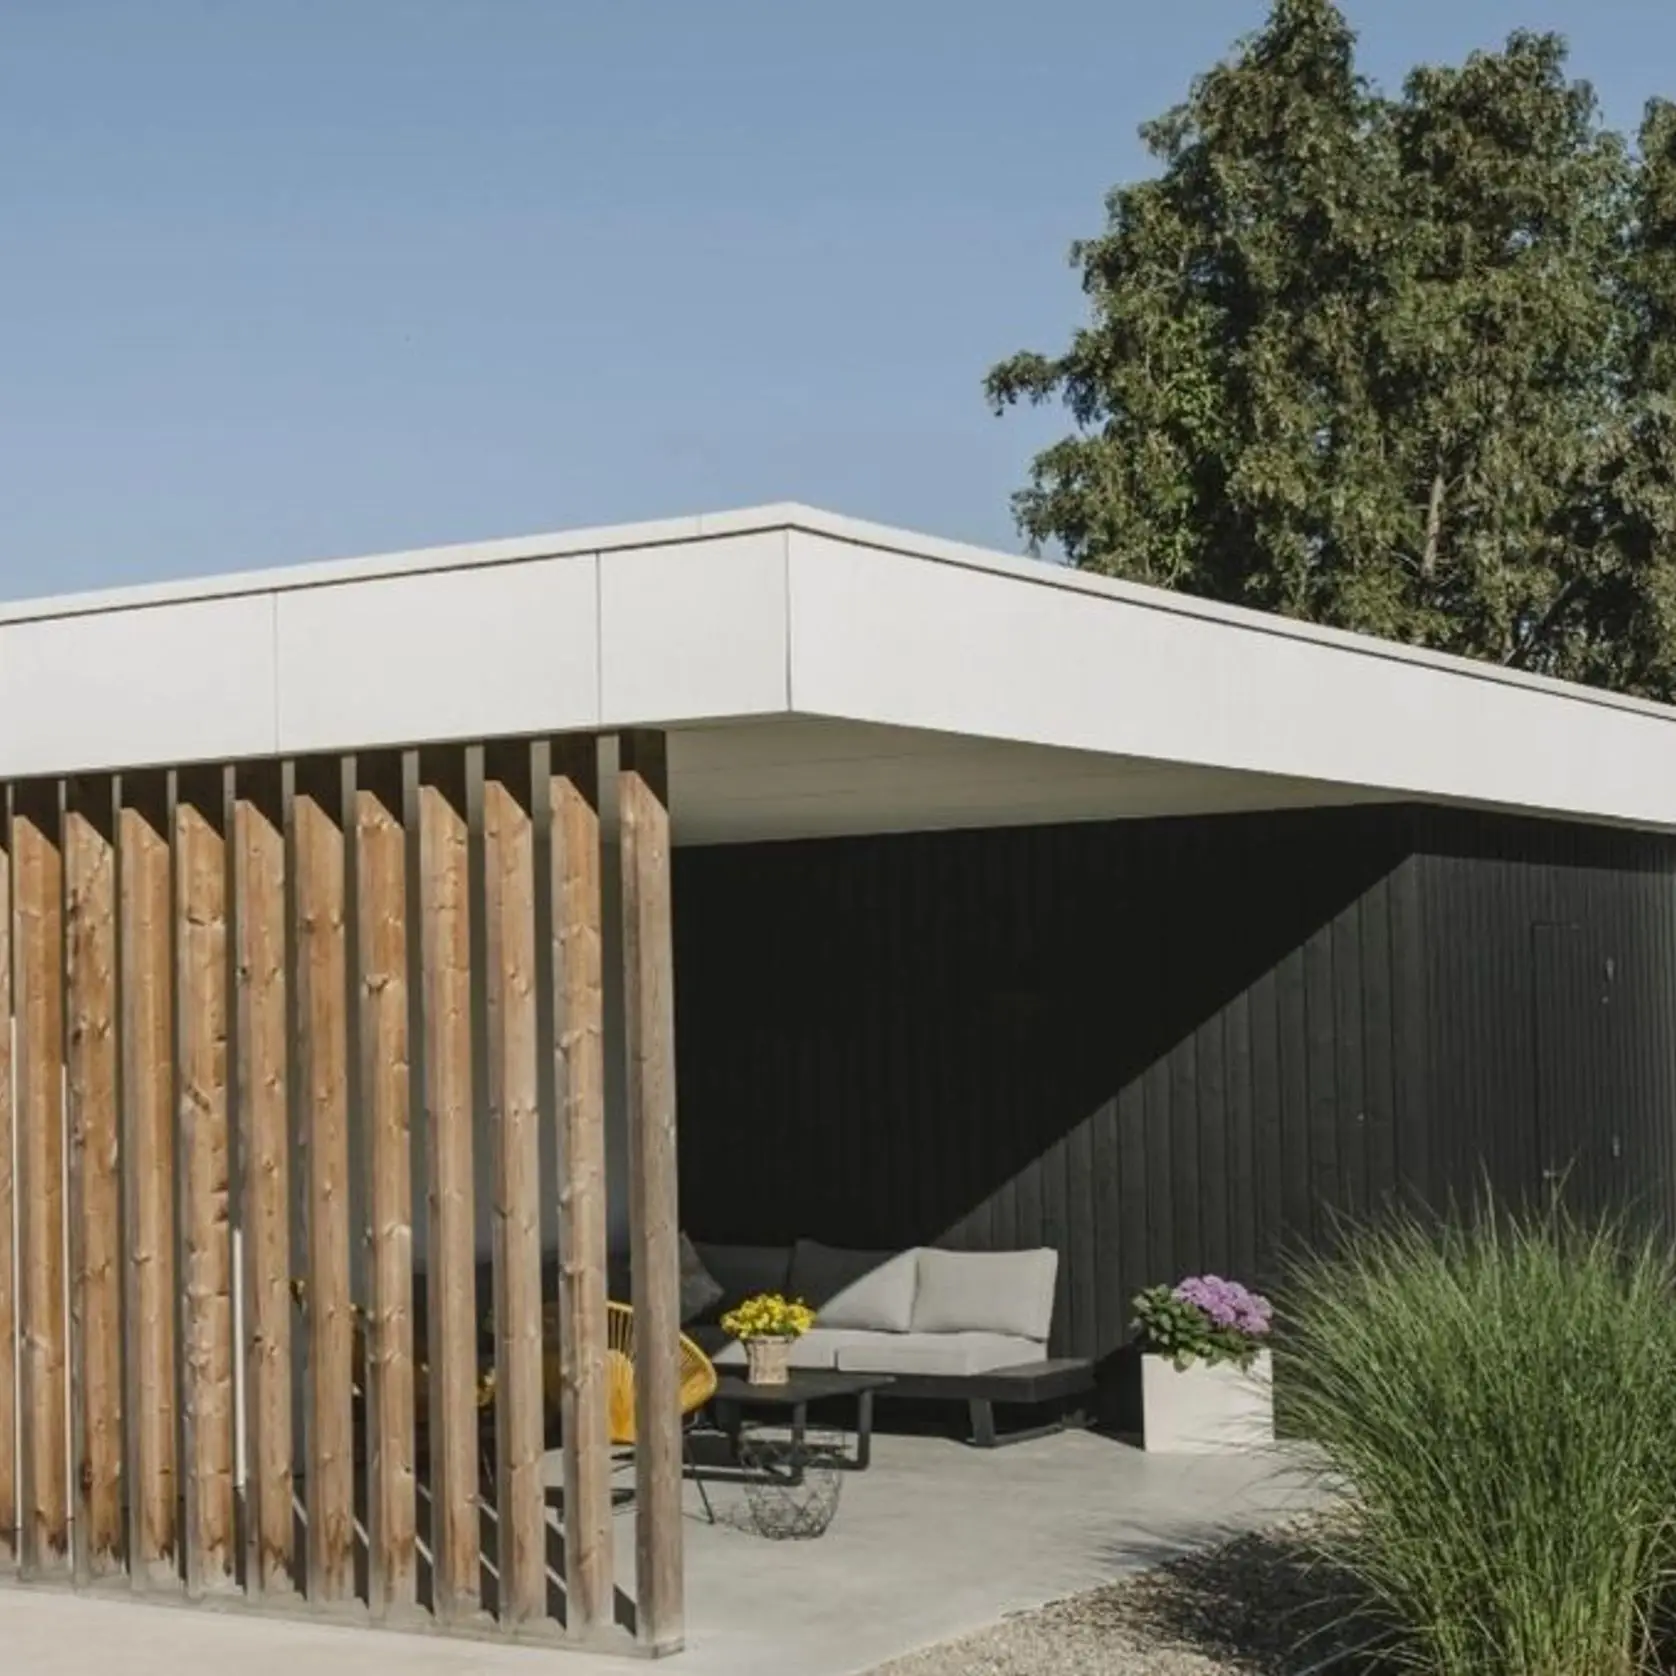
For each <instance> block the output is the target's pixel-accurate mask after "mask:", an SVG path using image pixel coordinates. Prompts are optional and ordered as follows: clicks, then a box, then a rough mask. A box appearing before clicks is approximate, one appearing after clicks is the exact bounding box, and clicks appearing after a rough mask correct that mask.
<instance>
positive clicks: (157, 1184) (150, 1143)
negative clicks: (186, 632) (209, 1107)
mask: <svg viewBox="0 0 1676 1676" xmlns="http://www.w3.org/2000/svg"><path fill="white" fill-rule="evenodd" d="M167 833H168V813H167V787H166V784H165V782H164V779H163V777H162V776H161V775H150V776H145V777H137V776H124V778H123V785H122V810H121V813H120V815H119V816H118V822H117V873H118V897H119V901H118V912H119V917H120V921H121V925H120V938H119V942H120V958H121V969H122V973H121V975H122V981H121V984H120V1002H121V1017H120V1024H119V1036H120V1040H121V1061H122V1125H123V1131H122V1155H123V1160H124V1164H123V1192H124V1225H125V1229H126V1234H125V1245H126V1252H127V1270H126V1290H125V1296H124V1305H123V1307H124V1313H125V1315H126V1318H127V1350H126V1371H127V1380H126V1384H125V1389H124V1396H125V1398H126V1403H125V1407H126V1410H127V1420H128V1451H127V1454H128V1470H129V1486H128V1556H129V1559H128V1566H129V1573H130V1575H131V1577H132V1578H133V1580H134V1581H135V1582H136V1583H141V1584H152V1585H159V1586H167V1585H169V1584H171V1583H173V1582H175V1581H177V1571H176V1567H177V1558H178V1552H179V1549H178V1540H177V1533H176V1503H177V1497H178V1494H179V1490H178V1480H177V1464H178V1454H177V1446H176V1441H175V1427H176V1418H177V1398H176V1384H175V1303H176V1299H175V1245H174V1239H175V1183H174V1150H175V1142H174V1135H175V1114H174V1095H173V1089H174V1054H173V1050H172V1047H171V1044H170V1040H169V1031H170V1019H171V1017H172V1013H173V1002H172V999H171V997H172V995H173V987H174V971H173V967H172V964H171V960H170V924H169V921H170V906H169V904H170V882H169V840H168V837H167Z"/></svg>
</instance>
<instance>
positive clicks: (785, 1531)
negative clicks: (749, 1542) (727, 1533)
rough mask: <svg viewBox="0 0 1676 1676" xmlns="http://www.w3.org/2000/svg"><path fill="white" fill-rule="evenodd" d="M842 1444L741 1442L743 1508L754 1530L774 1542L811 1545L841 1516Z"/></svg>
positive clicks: (778, 1440)
mask: <svg viewBox="0 0 1676 1676" xmlns="http://www.w3.org/2000/svg"><path fill="white" fill-rule="evenodd" d="M842 1460H843V1455H842V1450H841V1445H840V1444H839V1442H838V1441H837V1440H833V1441H831V1442H827V1441H824V1440H822V1441H813V1440H806V1441H805V1442H804V1443H803V1445H802V1446H801V1447H798V1446H797V1445H795V1444H794V1443H793V1442H792V1440H791V1439H790V1438H783V1437H764V1436H762V1435H761V1434H756V1435H751V1436H747V1437H745V1438H742V1439H741V1440H740V1444H739V1465H740V1467H741V1468H742V1470H743V1475H744V1487H745V1507H746V1511H747V1512H748V1514H749V1515H750V1523H751V1528H752V1529H753V1530H754V1531H755V1532H756V1533H757V1535H758V1536H765V1537H767V1538H768V1539H769V1540H770V1541H771V1542H807V1541H809V1540H811V1539H812V1538H814V1537H817V1536H820V1535H822V1534H823V1533H824V1532H825V1530H826V1528H827V1526H828V1525H830V1524H831V1523H832V1520H833V1518H834V1516H835V1515H836V1514H837V1512H838V1498H839V1496H840V1495H841V1494H842V1492H843V1488H844V1468H843V1466H842V1465H841V1464H840V1463H841V1462H842Z"/></svg>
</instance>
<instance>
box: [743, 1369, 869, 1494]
mask: <svg viewBox="0 0 1676 1676" xmlns="http://www.w3.org/2000/svg"><path fill="white" fill-rule="evenodd" d="M718 1373H720V1377H719V1378H718V1380H717V1382H716V1394H715V1395H714V1396H713V1397H712V1398H711V1399H710V1406H711V1408H712V1409H713V1410H714V1412H715V1416H716V1424H717V1425H718V1426H719V1427H720V1428H721V1430H722V1431H724V1432H725V1433H726V1434H727V1438H728V1442H729V1444H730V1445H731V1447H732V1449H733V1456H734V1459H735V1460H738V1458H739V1438H740V1433H741V1432H742V1431H743V1430H744V1425H745V1411H746V1409H755V1410H758V1411H763V1412H767V1413H771V1414H774V1415H776V1416H778V1417H780V1422H781V1423H782V1424H789V1425H790V1427H791V1450H790V1456H789V1459H790V1463H791V1464H792V1466H793V1469H794V1470H796V1468H797V1467H798V1465H799V1464H800V1463H801V1462H802V1461H803V1460H804V1459H806V1458H807V1455H808V1443H807V1435H808V1427H809V1404H810V1403H816V1402H827V1401H830V1400H831V1399H833V1398H836V1397H853V1398H854V1399H855V1453H854V1454H853V1455H849V1456H841V1457H838V1458H837V1460H836V1462H835V1464H839V1465H842V1466H844V1467H846V1468H848V1469H849V1470H850V1471H851V1472H865V1471H866V1470H867V1463H868V1461H869V1460H870V1459H871V1458H872V1453H873V1393H874V1392H875V1391H877V1390H879V1389H880V1388H881V1387H883V1386H886V1385H889V1384H890V1383H891V1378H890V1375H889V1374H884V1373H831V1372H821V1371H809V1372H805V1371H801V1370H799V1369H796V1368H794V1369H792V1371H791V1374H790V1375H789V1377H788V1378H787V1380H786V1383H785V1384H784V1385H753V1384H752V1383H751V1382H750V1380H748V1379H747V1378H746V1377H745V1376H744V1374H742V1373H726V1372H721V1370H718ZM823 1455H824V1452H823Z"/></svg>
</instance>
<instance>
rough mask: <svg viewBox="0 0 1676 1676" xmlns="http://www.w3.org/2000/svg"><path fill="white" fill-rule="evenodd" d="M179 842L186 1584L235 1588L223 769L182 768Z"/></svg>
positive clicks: (193, 1588) (194, 1588)
mask: <svg viewBox="0 0 1676 1676" xmlns="http://www.w3.org/2000/svg"><path fill="white" fill-rule="evenodd" d="M174 839H175V964H176V976H175V994H176V997H177V1005H176V1009H175V1062H176V1066H177V1071H178V1084H177V1099H178V1104H179V1116H178V1122H179V1125H180V1220H181V1250H182V1265H183V1272H182V1276H181V1278H182V1283H183V1284H182V1312H181V1330H182V1334H183V1345H182V1356H181V1364H182V1374H183V1381H182V1393H181V1396H182V1402H181V1413H182V1419H183V1427H182V1438H183V1444H184V1459H183V1466H184V1476H185V1508H186V1518H185V1532H184V1534H185V1538H186V1541H185V1549H186V1586H187V1589H188V1591H189V1592H191V1593H193V1594H209V1593H214V1592H216V1591H217V1590H220V1589H224V1588H227V1587H229V1586H230V1585H231V1584H232V1582H233V1579H234V1575H235V1570H236V1554H235V1543H236V1541H237V1537H236V1531H235V1525H234V1501H233V1498H234V1486H233V1441H234V1416H233V1358H234V1355H235V1351H234V1348H233V1252H232V1241H231V1235H230V1226H231V1224H230V1215H231V1203H230V1198H229V1194H230V1182H231V1146H230V1139H231V1137H230V1132H229V1127H228V1112H227V874H226V868H227V845H226V838H225V814H224V809H223V779H222V776H221V774H220V773H219V772H214V771H202V772H198V773H192V774H186V773H183V774H182V775H181V778H180V787H179V792H178V796H177V800H176V804H175V820H174Z"/></svg>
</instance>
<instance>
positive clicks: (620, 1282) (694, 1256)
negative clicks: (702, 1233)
mask: <svg viewBox="0 0 1676 1676" xmlns="http://www.w3.org/2000/svg"><path fill="white" fill-rule="evenodd" d="M680 1252H681V1325H682V1326H683V1327H684V1326H686V1325H688V1324H689V1323H690V1322H693V1321H697V1320H699V1319H700V1318H701V1317H704V1316H706V1315H707V1314H708V1312H710V1311H712V1310H713V1309H714V1308H715V1306H716V1305H717V1304H719V1303H720V1302H721V1301H722V1297H723V1292H722V1286H721V1282H720V1281H718V1280H717V1279H716V1277H715V1276H714V1275H713V1274H711V1272H710V1269H709V1267H708V1265H707V1264H706V1263H705V1261H704V1259H703V1258H702V1257H700V1256H699V1254H698V1249H697V1247H696V1246H694V1244H693V1242H692V1241H691V1240H690V1239H688V1238H687V1236H686V1233H685V1232H684V1231H683V1232H682V1234H681V1245H680ZM630 1268H631V1265H630V1263H629V1254H628V1253H627V1252H626V1251H622V1250H617V1251H613V1252H612V1253H611V1254H610V1256H609V1257H608V1258H607V1259H606V1266H605V1282H606V1291H607V1292H608V1293H609V1294H610V1296H611V1297H612V1298H614V1299H615V1300H616V1301H617V1302H618V1303H622V1304H626V1303H628V1302H630V1301H631V1300H632V1298H633V1296H634V1277H633V1275H632V1273H631V1272H630ZM553 1270H554V1279H553V1283H552V1284H551V1285H549V1287H548V1289H547V1292H546V1294H545V1295H546V1296H547V1297H552V1296H553V1292H554V1290H555V1289H556V1287H557V1283H558V1282H557V1271H558V1264H557V1262H556V1261H555V1262H554V1264H553Z"/></svg>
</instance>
